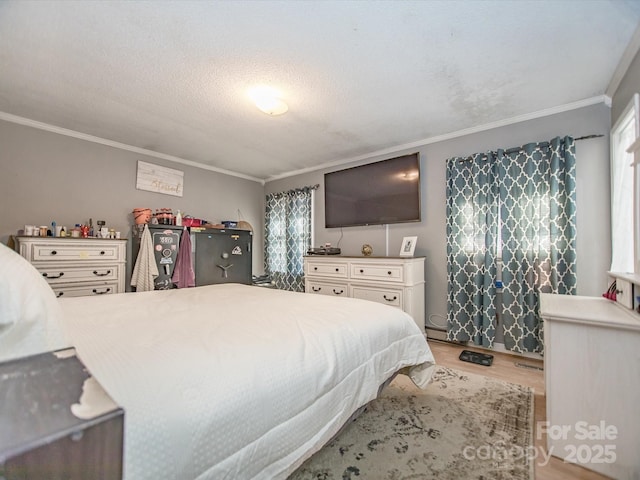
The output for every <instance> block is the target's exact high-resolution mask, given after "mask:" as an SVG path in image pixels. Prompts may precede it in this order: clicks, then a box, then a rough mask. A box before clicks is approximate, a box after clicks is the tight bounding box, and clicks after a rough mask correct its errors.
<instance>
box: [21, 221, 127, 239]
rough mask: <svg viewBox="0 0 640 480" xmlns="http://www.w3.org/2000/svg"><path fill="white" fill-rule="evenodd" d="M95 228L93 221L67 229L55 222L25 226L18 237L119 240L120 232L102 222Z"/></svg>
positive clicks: (98, 222)
mask: <svg viewBox="0 0 640 480" xmlns="http://www.w3.org/2000/svg"><path fill="white" fill-rule="evenodd" d="M96 224H97V226H98V227H97V228H96V229H94V228H93V219H91V218H90V219H89V221H88V222H85V223H76V224H75V226H74V227H72V228H67V227H66V226H64V225H58V224H57V223H56V222H55V221H53V222H51V225H41V226H36V225H25V226H24V229H23V230H22V231H21V232H18V235H24V236H27V237H72V238H120V232H117V231H116V230H115V229H114V228H108V227H107V226H106V222H105V221H104V220H98V221H97V222H96Z"/></svg>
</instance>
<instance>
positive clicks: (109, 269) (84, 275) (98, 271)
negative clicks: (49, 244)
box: [38, 264, 119, 285]
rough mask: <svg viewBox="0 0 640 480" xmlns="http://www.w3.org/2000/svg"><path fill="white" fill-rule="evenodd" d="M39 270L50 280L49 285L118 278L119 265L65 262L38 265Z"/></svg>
mask: <svg viewBox="0 0 640 480" xmlns="http://www.w3.org/2000/svg"><path fill="white" fill-rule="evenodd" d="M38 271H39V272H40V273H41V274H42V276H43V277H44V278H45V279H46V280H47V282H49V285H56V284H59V283H71V282H95V281H97V280H104V281H109V280H117V279H118V271H119V269H118V266H117V265H115V264H113V265H102V264H100V265H98V266H96V265H93V266H90V265H87V266H77V267H76V266H67V265H64V264H61V265H55V266H47V267H42V266H39V267H38Z"/></svg>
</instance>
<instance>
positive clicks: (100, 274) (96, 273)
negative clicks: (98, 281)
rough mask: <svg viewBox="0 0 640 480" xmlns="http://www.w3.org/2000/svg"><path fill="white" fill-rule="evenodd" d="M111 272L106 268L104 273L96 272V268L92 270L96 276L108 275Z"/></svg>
mask: <svg viewBox="0 0 640 480" xmlns="http://www.w3.org/2000/svg"><path fill="white" fill-rule="evenodd" d="M110 273H111V270H107V271H106V272H105V273H98V272H97V271H96V270H94V271H93V274H94V275H95V276H96V277H106V276H107V275H109V274H110Z"/></svg>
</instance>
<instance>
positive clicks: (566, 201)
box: [499, 137, 576, 353]
mask: <svg viewBox="0 0 640 480" xmlns="http://www.w3.org/2000/svg"><path fill="white" fill-rule="evenodd" d="M575 162H576V153H575V141H574V140H573V138H571V137H564V138H560V137H556V138H554V139H553V140H551V141H550V142H549V143H546V142H545V143H540V144H535V143H530V144H528V145H525V146H524V147H522V148H521V149H519V150H518V151H517V152H514V153H511V154H509V153H506V154H504V155H502V156H501V158H500V162H499V164H500V168H499V177H500V218H501V239H502V263H503V268H502V283H503V289H502V317H501V318H502V321H503V325H504V344H505V347H506V348H507V349H508V350H512V351H514V352H519V353H523V352H537V353H542V351H543V343H542V323H541V321H540V312H539V308H540V302H539V300H540V293H560V294H565V295H575V293H576V169H575Z"/></svg>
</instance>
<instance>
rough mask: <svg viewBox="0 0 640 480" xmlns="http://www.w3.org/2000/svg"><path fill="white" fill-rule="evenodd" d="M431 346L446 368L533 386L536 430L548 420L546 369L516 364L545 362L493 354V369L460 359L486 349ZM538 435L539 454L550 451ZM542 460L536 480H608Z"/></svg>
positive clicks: (434, 343) (433, 343) (443, 344)
mask: <svg viewBox="0 0 640 480" xmlns="http://www.w3.org/2000/svg"><path fill="white" fill-rule="evenodd" d="M429 346H430V347H431V350H432V352H433V356H434V357H435V359H436V363H438V364H440V365H443V366H445V367H450V368H455V369H456V370H462V371H465V372H470V373H476V374H480V375H485V376H487V377H493V378H499V379H501V380H504V381H506V382H511V383H518V384H521V385H525V386H528V387H532V388H533V390H534V393H535V397H534V402H535V417H534V428H535V425H537V424H538V423H537V422H542V421H544V420H546V410H545V400H546V399H545V391H544V372H543V371H542V370H537V369H530V368H522V367H518V366H516V363H520V364H526V365H532V366H536V367H540V368H542V367H543V362H542V360H533V359H529V358H523V357H519V356H515V355H510V354H507V353H499V352H490V353H491V354H492V355H493V356H494V359H493V364H492V366H490V367H484V366H482V365H476V364H473V363H469V362H463V361H461V360H459V359H458V356H459V355H460V352H461V351H462V350H472V351H476V352H481V353H489V352H487V351H486V350H483V349H478V348H473V347H468V346H460V345H455V344H452V343H447V342H440V341H437V340H429ZM537 433H538V432H537V431H536V430H534V441H535V446H536V451H538V452H540V451H541V449H543V450H544V451H545V452H546V438H544V436H543V437H542V438H540V439H538V434H537ZM540 462H541V460H540V457H538V459H536V461H535V472H536V475H535V479H536V480H559V479H573V478H576V479H584V480H602V479H606V478H607V477H604V476H602V475H600V474H598V473H595V472H592V471H591V470H587V469H586V468H583V467H580V466H578V465H573V464H568V463H565V462H563V461H562V460H560V459H559V458H556V457H551V460H550V461H549V462H548V464H547V465H541V464H540Z"/></svg>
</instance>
